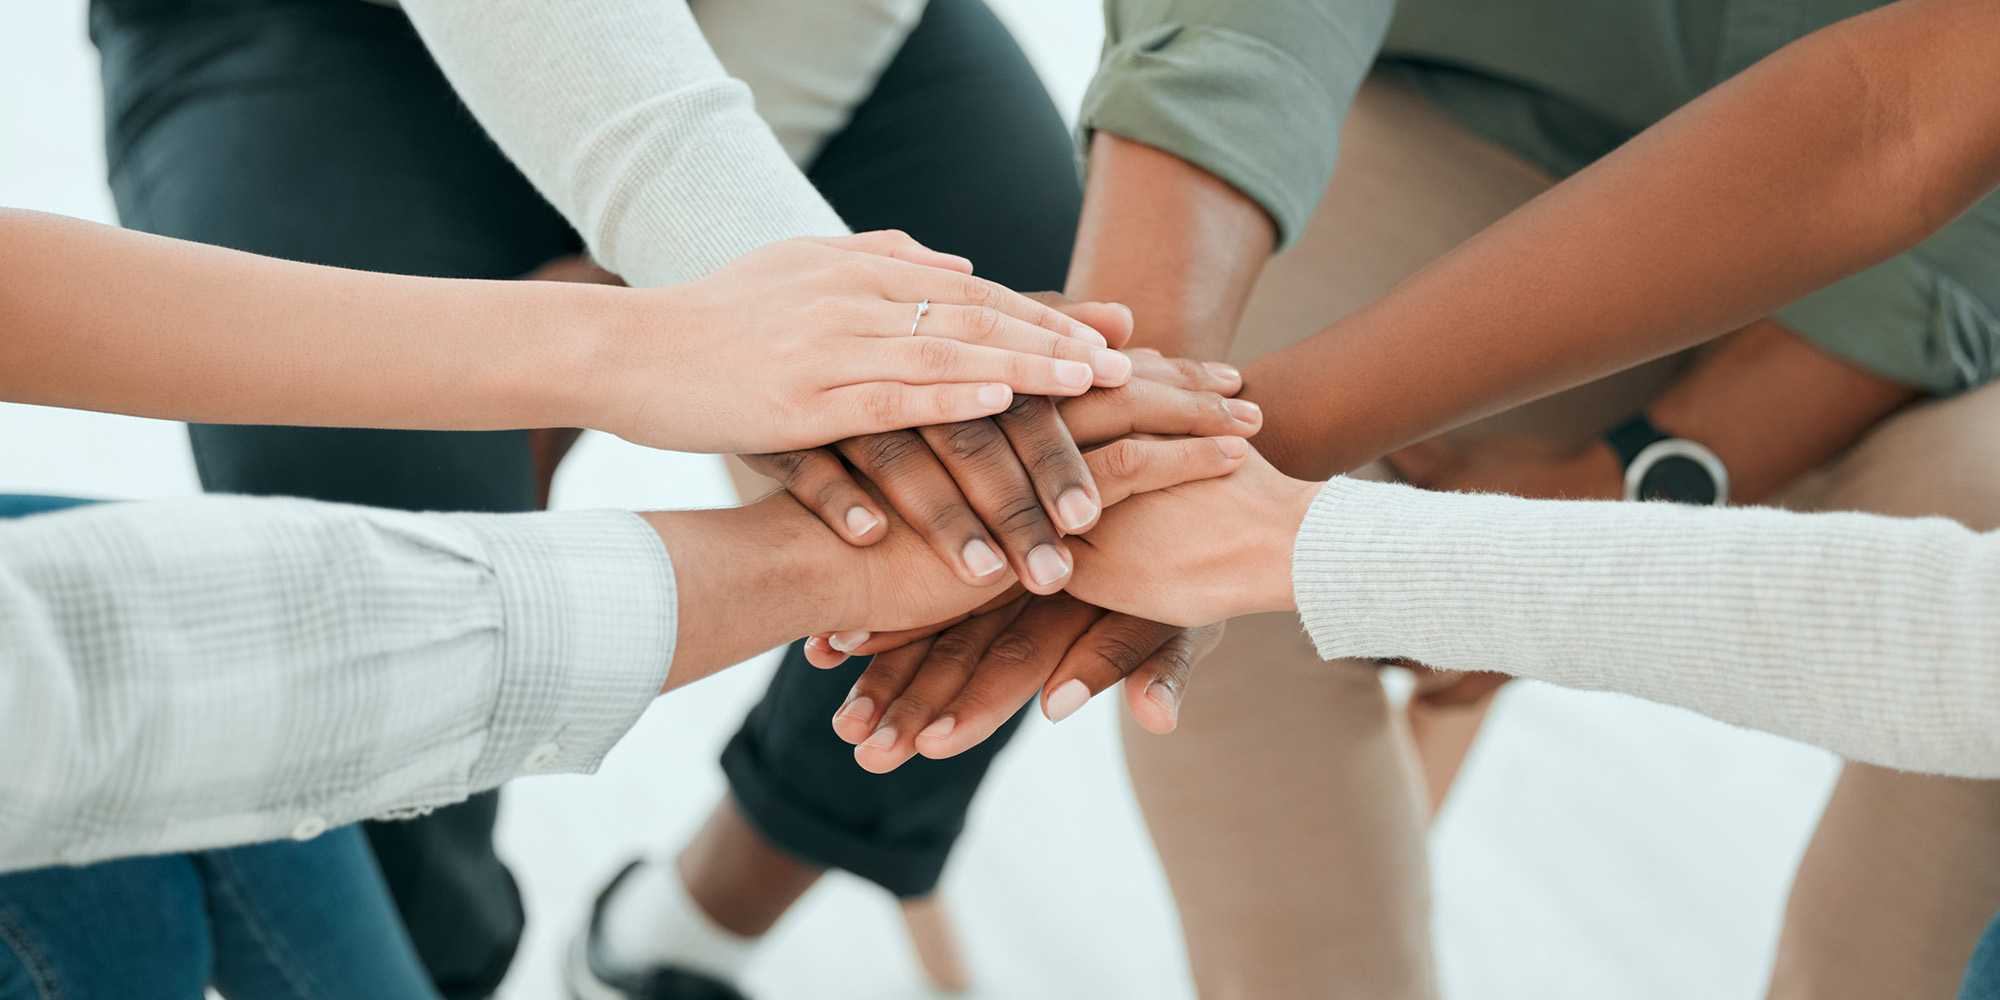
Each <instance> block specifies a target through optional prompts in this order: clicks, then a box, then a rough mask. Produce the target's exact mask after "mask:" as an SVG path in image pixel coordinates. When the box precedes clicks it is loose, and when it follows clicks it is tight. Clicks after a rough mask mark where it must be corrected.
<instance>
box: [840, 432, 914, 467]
mask: <svg viewBox="0 0 2000 1000" xmlns="http://www.w3.org/2000/svg"><path fill="white" fill-rule="evenodd" d="M852 447H853V448H854V451H855V453H856V457H857V458H859V459H860V460H861V462H862V463H863V464H865V465H868V466H871V467H874V468H878V469H887V470H890V471H897V470H902V469H907V468H909V467H910V466H911V465H913V464H916V463H917V462H918V460H919V459H921V458H922V457H923V456H924V455H925V454H927V453H928V452H929V451H930V446H928V445H926V444H924V442H923V439H922V438H919V437H917V436H916V435H915V434H910V433H907V432H902V431H898V432H894V433H889V434H869V435H866V436H865V437H859V438H853V439H852Z"/></svg>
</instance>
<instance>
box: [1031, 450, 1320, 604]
mask: <svg viewBox="0 0 2000 1000" xmlns="http://www.w3.org/2000/svg"><path fill="white" fill-rule="evenodd" d="M1320 486H1321V484H1319V483H1309V482H1302V481H1300V480H1297V479H1292V478H1289V477H1287V476H1286V475H1284V474H1283V473H1281V472H1279V471H1278V470H1277V469H1275V468H1272V467H1271V463H1269V462H1266V461H1265V460H1264V459H1263V457H1262V456H1260V455H1256V454H1254V453H1253V454H1252V455H1251V456H1250V459H1249V461H1247V462H1245V463H1244V465H1243V468H1242V469H1240V470H1238V471H1237V472H1235V473H1233V474H1231V475H1228V476H1223V477H1221V478H1218V479H1214V480H1207V481H1203V482H1199V483H1187V484H1184V485H1182V486H1177V487H1174V488H1172V489H1166V490H1160V491H1158V492H1156V493H1149V494H1146V495H1145V496H1141V497H1134V498H1133V499H1132V500H1131V501H1129V502H1127V503H1126V504H1124V505H1123V506H1121V507H1120V508H1119V509H1118V510H1117V511H1115V512H1111V511H1107V512H1106V513H1105V516H1104V518H1103V519H1102V520H1100V521H1099V522H1098V525H1097V527H1096V528H1094V529H1092V530H1091V532H1090V533H1089V534H1088V535H1085V536H1084V537H1082V538H1080V539H1077V540H1076V541H1077V543H1078V544H1077V545H1076V547H1075V551H1076V573H1075V575H1074V576H1072V578H1071V579H1070V584H1069V588H1068V589H1069V592H1070V593H1071V594H1073V595H1075V596H1076V597H1078V598H1080V599H1082V600H1085V601H1088V602H1090V603H1092V604H1096V605H1098V606H1100V607H1104V608H1108V609H1110V610H1113V611H1122V612H1125V613H1126V614H1130V615H1137V616H1139V617H1142V618H1149V619H1152V620H1154V621H1159V622H1167V623H1170V624H1174V625H1180V626H1183V627H1189V628H1192V627H1195V626H1200V625H1207V624H1211V623H1213V622H1219V621H1223V620H1225V619H1229V618H1234V617H1236V616H1237V615H1247V614H1255V613H1257V612H1262V611H1280V610H1289V609H1292V608H1293V607H1295V604H1294V603H1293V598H1292V545H1293V543H1294V542H1295V541H1296V540H1297V537H1298V531H1299V524H1300V523H1301V522H1303V521H1304V520H1305V515H1306V510H1307V509H1308V508H1309V507H1311V506H1312V501H1313V498H1314V497H1315V496H1317V495H1318V494H1319V488H1320Z"/></svg>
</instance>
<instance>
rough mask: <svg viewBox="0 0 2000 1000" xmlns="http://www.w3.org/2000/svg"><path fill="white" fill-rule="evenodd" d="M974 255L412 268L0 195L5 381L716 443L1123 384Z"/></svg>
mask: <svg viewBox="0 0 2000 1000" xmlns="http://www.w3.org/2000/svg"><path fill="white" fill-rule="evenodd" d="M899 257H900V258H903V259H898V258H899ZM966 269H967V268H966V267H965V266H964V262H963V261H962V260H960V259H958V258H954V257H950V256H948V255H945V254H938V253H934V252H932V251H928V250H925V249H923V248H922V247H920V246H918V245H917V244H916V243H915V242H914V241H911V240H909V239H908V238H907V237H902V236H899V235H896V234H888V233H875V234H865V235H862V236H852V237H842V238H840V239H838V240H832V241H825V242H814V241H808V240H797V241H787V242H785V243H781V244H777V245H775V246H771V247H765V248H761V249H759V250H757V251H755V252H753V253H751V254H749V255H746V256H745V257H744V258H743V259H742V260H739V261H736V262H733V263H731V264H730V265H729V266H728V267H725V268H723V269H722V270H720V271H718V272H716V273H715V274H712V275H710V276H708V277H706V278H703V279H701V280H700V281H696V282H693V283H690V284H687V285H682V286H678V287H675V288H665V289H648V290H642V291H641V290H632V289H625V288H614V287H608V286H602V285H584V284H571V283H561V282H539V281H466V280H446V279H438V278H412V277H403V276H398V275H386V274H372V273H366V272H360V271H349V270H343V269H340V268H331V267H319V266H314V265H309V264H299V263H294V262H290V261H281V260H275V259H272V258H268V257H258V256H255V255H252V254H245V253H237V252H235V251H230V250H223V249H220V248H216V247H207V246H201V245H199V244H194V243H186V242H182V241H179V240H170V239H164V238H161V237H156V236H147V235H143V234H139V233H132V232H127V231H124V230H119V229H114V228H112V227H109V226H100V225H95V224H92V223H87V222H80V221H77V220H74V219H66V218H63V217H61V216H53V215H44V214H41V213H35V212H23V211H14V210H4V209H0V328H4V329H6V330H7V331H8V335H7V336H6V337H4V338H0V398H5V399H8V400H10V401H16V402H26V403H41V404H47V405H53V406H69V407H77V408H83V409H102V410H111V411H115V412H123V413H131V414H136V415H140V416H150V417H162V418H168V419H174V420H198V421H206V422H214V423H273V424H299V425H324V426H372V427H397V428H411V429H429V430H488V429H504V428H515V427H592V428H597V429H600V430H606V431H611V432H613V433H617V434H620V435H622V436H625V437H627V438H630V439H632V440H634V441H637V442H639V443H641V444H647V445H652V446H656V447H671V448H678V449H681V450H688V451H727V450H734V449H740V448H755V449H759V450H769V449H771V448H773V447H797V446H803V445H814V444H823V443H825V442H827V441H830V440H834V439H837V438H841V437H845V436H848V435H849V434H853V433H866V432H878V431H882V430H887V429H889V428H893V427H898V426H903V427H907V426H912V425H916V424H923V423H929V422H932V421H934V420H937V419H940V418H944V419H965V418H969V417H974V416H979V415H982V414H988V413H997V412H1000V411H1001V410H1004V409H1006V408H1007V406H1008V405H1009V404H1010V402H1011V396H1012V390H1013V389H1019V390H1020V391H1022V392H1033V393H1056V394H1061V395H1076V394H1078V393H1081V392H1082V391H1084V389H1086V388H1087V387H1088V386H1089V385H1090V384H1093V383H1101V384H1117V383H1118V382H1122V381H1123V375H1124V373H1125V372H1126V370H1127V369H1128V368H1129V365H1128V364H1127V362H1126V359H1125V358H1124V357H1123V356H1122V355H1118V354H1117V353H1116V352H1113V351H1106V350H1100V349H1098V348H1096V347H1094V346H1093V343H1094V341H1095V340H1097V339H1098V338H1095V337H1094V336H1091V337H1089V339H1079V337H1080V336H1082V335H1083V334H1087V333H1088V331H1087V330H1085V328H1083V327H1081V326H1080V325H1079V324H1077V323H1075V322H1073V321H1071V320H1069V319H1067V318H1065V317H1063V316H1061V315H1060V314H1058V313H1056V312H1054V311H1053V310H1051V309H1048V308H1047V307H1045V306H1042V305H1039V304H1037V303H1034V302H1031V301H1029V300H1027V299H1025V298H1023V297H1021V296H1018V295H1014V294H1013V293H1011V292H1007V291H1006V290H1004V289H1002V288H1000V287H999V286H997V285H994V284H992V283H990V282H986V281H982V280H980V279H976V278H973V277H971V276H969V275H967V274H964V273H961V272H962V271H963V270H966ZM924 299H930V300H932V302H933V305H932V307H931V313H930V314H929V315H927V316H926V317H924V319H923V326H922V327H921V332H922V334H923V336H919V337H910V336H907V335H906V334H907V332H908V330H909V326H910V323H911V321H912V319H913V317H914V316H915V305H914V303H915V302H918V301H921V300H924ZM1051 356H1052V357H1051ZM1093 365H1095V366H1097V367H1096V368H1093ZM1106 365H1109V366H1110V367H1109V368H1105V367H1104V366H1106ZM1099 369H1102V371H1100V370H1099ZM982 394H984V395H982ZM691 404H692V405H691Z"/></svg>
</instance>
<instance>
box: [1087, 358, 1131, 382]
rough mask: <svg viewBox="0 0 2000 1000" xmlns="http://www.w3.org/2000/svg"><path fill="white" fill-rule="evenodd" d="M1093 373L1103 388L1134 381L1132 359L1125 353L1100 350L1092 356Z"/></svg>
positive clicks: (1091, 366)
mask: <svg viewBox="0 0 2000 1000" xmlns="http://www.w3.org/2000/svg"><path fill="white" fill-rule="evenodd" d="M1090 368H1091V371H1093V372H1095V373H1096V375H1097V384H1098V385H1101V386H1120V385H1124V384H1125V383H1126V382H1129V381H1131V380H1132V359H1131V358H1128V357H1126V356H1125V355H1124V354H1123V353H1121V352H1118V351H1112V350H1104V349H1099V350H1097V351H1095V352H1093V353H1092V354H1091V356H1090Z"/></svg>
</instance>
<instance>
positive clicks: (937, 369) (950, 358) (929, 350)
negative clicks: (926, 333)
mask: <svg viewBox="0 0 2000 1000" xmlns="http://www.w3.org/2000/svg"><path fill="white" fill-rule="evenodd" d="M916 344H917V364H918V366H919V367H921V368H922V369H923V370H924V371H926V372H930V373H931V374H933V375H941V374H944V373H947V372H950V371H951V370H952V369H953V368H954V367H956V365H957V362H958V357H959V353H958V345H957V344H955V343H953V342H951V341H949V340H945V339H943V338H941V337H918V338H917V341H916Z"/></svg>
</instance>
